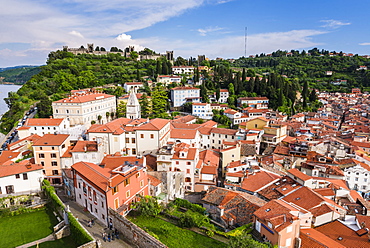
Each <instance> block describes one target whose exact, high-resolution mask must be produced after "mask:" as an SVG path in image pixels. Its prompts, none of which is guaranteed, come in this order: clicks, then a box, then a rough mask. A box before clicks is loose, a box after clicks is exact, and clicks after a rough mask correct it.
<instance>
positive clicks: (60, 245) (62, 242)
mask: <svg viewBox="0 0 370 248" xmlns="http://www.w3.org/2000/svg"><path fill="white" fill-rule="evenodd" d="M39 247H40V248H74V247H77V245H76V244H75V242H74V240H73V239H72V237H71V236H68V237H65V238H62V239H58V240H54V241H47V242H44V243H41V244H39ZM31 248H36V245H35V246H31Z"/></svg>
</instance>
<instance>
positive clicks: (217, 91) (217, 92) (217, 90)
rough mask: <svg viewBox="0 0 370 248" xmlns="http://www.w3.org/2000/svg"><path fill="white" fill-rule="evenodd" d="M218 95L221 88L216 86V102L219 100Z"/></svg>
mask: <svg viewBox="0 0 370 248" xmlns="http://www.w3.org/2000/svg"><path fill="white" fill-rule="evenodd" d="M220 96H221V89H220V88H217V89H216V101H217V102H218V101H219V100H220Z"/></svg>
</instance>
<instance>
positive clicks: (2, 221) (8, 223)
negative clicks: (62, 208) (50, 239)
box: [0, 207, 58, 248]
mask: <svg viewBox="0 0 370 248" xmlns="http://www.w3.org/2000/svg"><path fill="white" fill-rule="evenodd" d="M22 212H23V211H14V212H11V214H9V216H4V217H2V218H0V247H4V248H5V247H16V246H19V245H22V244H27V243H29V242H32V241H35V240H38V239H41V238H45V237H46V236H48V235H50V234H52V233H53V226H55V225H56V224H57V223H58V222H57V220H56V218H55V216H54V215H53V213H52V211H51V209H49V208H47V207H43V208H40V209H35V210H28V212H24V213H22Z"/></svg>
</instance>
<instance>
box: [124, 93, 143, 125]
mask: <svg viewBox="0 0 370 248" xmlns="http://www.w3.org/2000/svg"><path fill="white" fill-rule="evenodd" d="M126 118H129V119H140V118H141V108H140V104H139V101H138V100H137V97H136V93H135V90H134V88H131V90H130V95H129V97H128V101H127V105H126Z"/></svg>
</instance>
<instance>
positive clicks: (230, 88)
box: [229, 83, 235, 96]
mask: <svg viewBox="0 0 370 248" xmlns="http://www.w3.org/2000/svg"><path fill="white" fill-rule="evenodd" d="M229 95H230V96H232V95H235V90H234V85H233V84H232V83H229Z"/></svg>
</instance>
